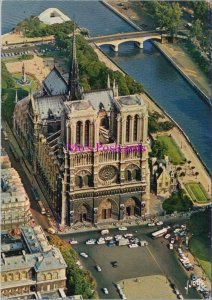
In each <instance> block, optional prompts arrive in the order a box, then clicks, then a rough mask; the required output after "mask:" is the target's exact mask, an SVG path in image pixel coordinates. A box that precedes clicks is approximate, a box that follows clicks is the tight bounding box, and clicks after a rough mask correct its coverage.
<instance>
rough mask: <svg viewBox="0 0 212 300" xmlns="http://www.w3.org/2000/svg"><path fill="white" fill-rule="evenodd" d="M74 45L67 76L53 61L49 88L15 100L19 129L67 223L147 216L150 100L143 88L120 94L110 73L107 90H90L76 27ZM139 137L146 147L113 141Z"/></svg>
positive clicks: (27, 153) (135, 141)
mask: <svg viewBox="0 0 212 300" xmlns="http://www.w3.org/2000/svg"><path fill="white" fill-rule="evenodd" d="M72 45H73V46H72V57H71V66H70V71H69V79H68V81H67V82H66V80H65V79H64V78H63V76H62V75H61V74H60V72H59V71H58V70H57V68H56V67H54V68H53V69H52V71H51V72H50V73H49V74H48V76H47V77H46V78H45V79H44V81H43V83H42V89H40V90H39V91H36V92H34V93H32V92H31V93H30V94H29V95H28V96H27V97H26V98H24V99H22V100H20V101H18V102H17V103H16V105H15V110H14V119H13V120H14V131H15V133H16V135H17V137H18V139H19V140H20V141H21V144H22V147H23V149H25V156H26V158H27V159H28V161H30V162H31V164H32V166H33V170H34V174H35V175H36V176H37V177H39V179H40V181H41V182H42V184H43V185H44V186H45V189H46V190H47V192H48V195H49V201H48V202H49V203H51V206H52V209H53V210H54V211H56V212H57V214H58V216H60V220H59V222H60V224H61V225H68V226H72V225H74V224H76V223H77V222H90V223H93V224H97V223H103V222H105V221H108V222H109V221H110V222H111V221H114V220H124V219H127V218H130V217H131V218H133V217H135V218H136V217H140V216H142V215H143V214H144V213H145V212H147V211H148V206H149V195H150V190H149V189H150V180H149V166H148V136H147V132H148V111H147V106H146V105H145V103H144V101H143V99H142V96H141V95H137V94H136V95H128V96H119V94H118V86H117V85H116V84H115V82H113V84H112V87H111V84H110V79H109V78H108V82H107V88H106V89H105V90H99V91H91V92H86V91H83V89H82V87H81V86H80V84H79V75H78V65H77V59H76V42H75V35H73V43H72ZM138 143H142V145H143V146H145V148H146V151H143V152H141V151H112V150H110V149H111V147H110V148H109V146H113V145H114V146H116V145H120V146H124V145H125V146H126V145H138ZM67 145H77V146H83V147H81V148H82V149H83V150H81V151H78V150H77V151H70V149H69V148H68V146H67ZM96 145H101V146H102V145H104V146H105V147H104V149H103V147H100V149H97V147H96ZM84 146H89V147H92V149H93V150H92V151H88V150H87V149H86V147H84ZM106 146H108V147H106ZM105 149H107V151H106V150H105ZM108 149H109V150H108Z"/></svg>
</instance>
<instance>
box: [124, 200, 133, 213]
mask: <svg viewBox="0 0 212 300" xmlns="http://www.w3.org/2000/svg"><path fill="white" fill-rule="evenodd" d="M125 214H126V217H131V216H134V215H135V201H134V200H133V199H129V200H127V201H126V202H125Z"/></svg>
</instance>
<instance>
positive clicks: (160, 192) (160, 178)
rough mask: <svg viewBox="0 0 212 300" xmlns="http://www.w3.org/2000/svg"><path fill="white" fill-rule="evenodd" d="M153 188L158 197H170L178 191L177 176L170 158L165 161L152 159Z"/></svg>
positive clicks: (166, 157)
mask: <svg viewBox="0 0 212 300" xmlns="http://www.w3.org/2000/svg"><path fill="white" fill-rule="evenodd" d="M151 175H152V186H153V189H154V191H155V192H156V195H157V196H169V195H170V194H171V193H172V192H175V191H176V190H177V185H178V181H177V176H176V173H175V172H174V171H173V169H172V168H171V166H170V164H169V158H168V156H165V158H164V159H157V158H156V157H153V158H152V159H151Z"/></svg>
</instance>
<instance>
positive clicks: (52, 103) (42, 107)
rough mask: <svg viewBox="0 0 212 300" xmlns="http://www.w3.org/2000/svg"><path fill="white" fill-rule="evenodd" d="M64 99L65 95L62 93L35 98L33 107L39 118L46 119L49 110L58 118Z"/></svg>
mask: <svg viewBox="0 0 212 300" xmlns="http://www.w3.org/2000/svg"><path fill="white" fill-rule="evenodd" d="M64 99H65V96H63V95H59V96H44V97H40V98H35V99H34V101H35V108H36V111H37V112H38V114H39V117H40V119H41V120H43V119H48V117H49V112H50V110H51V113H52V114H53V115H54V116H55V117H56V118H60V115H61V112H62V110H63V107H64V104H63V101H64Z"/></svg>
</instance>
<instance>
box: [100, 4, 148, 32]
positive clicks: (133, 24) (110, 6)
mask: <svg viewBox="0 0 212 300" xmlns="http://www.w3.org/2000/svg"><path fill="white" fill-rule="evenodd" d="M100 3H102V4H103V5H105V6H106V7H107V8H109V9H110V10H112V11H113V12H114V13H115V14H117V15H118V16H119V17H120V18H122V19H123V20H124V21H126V22H127V23H129V24H130V25H131V26H132V27H134V28H135V29H136V30H138V31H141V30H142V28H141V27H139V26H138V25H136V24H135V23H134V22H132V21H131V20H130V19H129V18H128V17H126V16H125V15H123V14H122V13H121V12H120V11H118V9H116V8H115V7H113V6H112V5H110V4H109V3H108V2H106V1H104V0H103V1H101V2H100Z"/></svg>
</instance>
